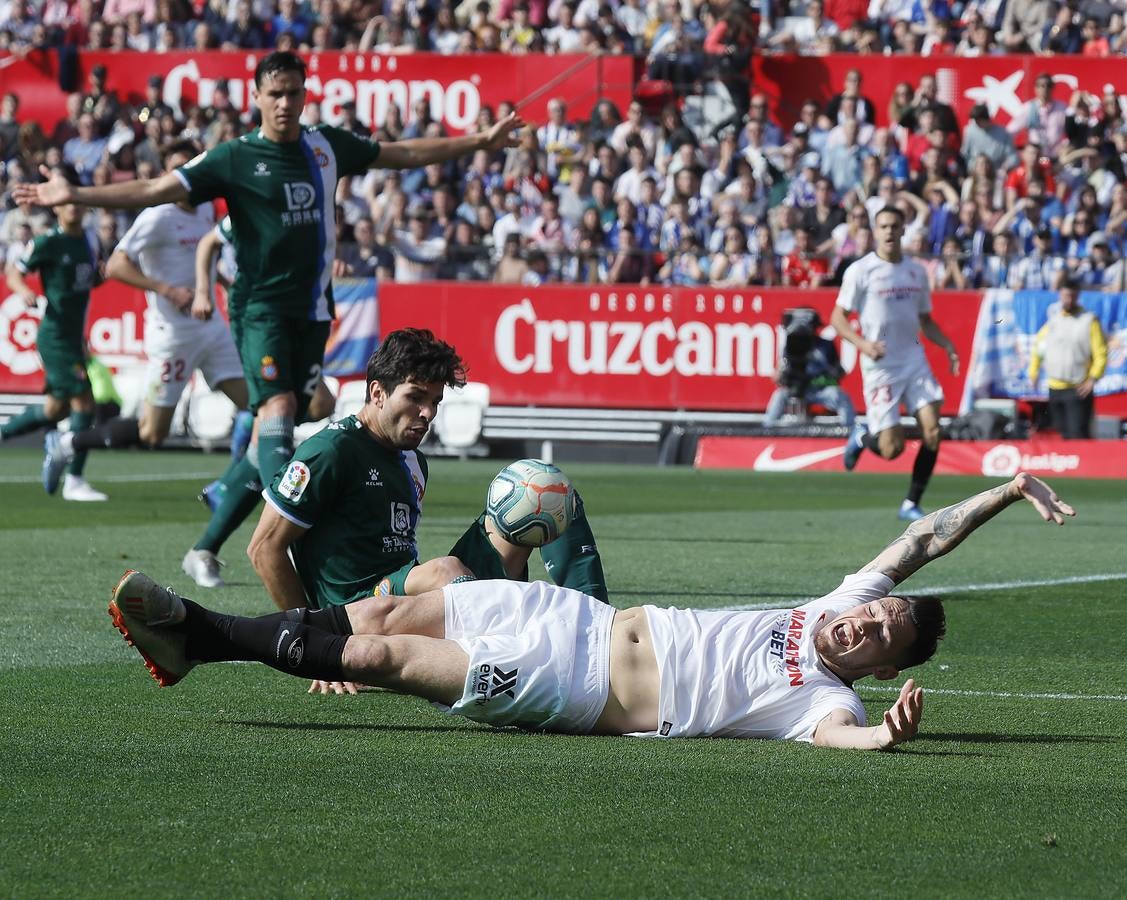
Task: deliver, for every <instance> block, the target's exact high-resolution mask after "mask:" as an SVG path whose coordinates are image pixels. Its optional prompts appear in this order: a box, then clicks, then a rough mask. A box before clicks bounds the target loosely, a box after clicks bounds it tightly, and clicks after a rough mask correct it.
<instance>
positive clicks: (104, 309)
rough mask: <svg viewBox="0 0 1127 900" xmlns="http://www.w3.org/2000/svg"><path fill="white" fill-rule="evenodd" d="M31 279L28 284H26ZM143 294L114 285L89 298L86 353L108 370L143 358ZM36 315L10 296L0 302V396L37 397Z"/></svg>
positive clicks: (40, 372) (39, 373)
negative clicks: (87, 348) (97, 359)
mask: <svg viewBox="0 0 1127 900" xmlns="http://www.w3.org/2000/svg"><path fill="white" fill-rule="evenodd" d="M29 280H30V279H29ZM145 309H146V304H145V295H144V293H142V292H141V291H139V290H137V289H135V288H131V287H126V286H125V285H122V284H117V283H114V282H110V283H107V284H105V285H103V286H102V287H99V288H96V289H95V290H94V291H93V293H92V294H91V298H90V309H89V312H88V313H87V316H86V326H87V332H86V333H87V340H88V342H89V346H90V352H91V353H93V354H94V355H95V356H97V357H98V358H99V359H100V360H101V361H102V362H104V363H105V364H106V365H107V366H110V367H111V368H113V369H118V368H121V367H122V366H128V365H130V364H134V363H139V362H141V361H143V360H144V359H145V353H144V344H143V340H144V335H145ZM40 317H41V312H40V311H39V310H37V309H28V308H27V307H26V306H25V304H24V302H23V300H22V299H21V298H20V297H18V296H17V295H15V294H8V295H7V296H4V297H3V299H0V393H6V394H37V393H39V392H40V391H42V390H43V368H42V366H41V365H40V362H39V354H38V353H36V352H35V335H36V332H37V331H38V329H39V319H40Z"/></svg>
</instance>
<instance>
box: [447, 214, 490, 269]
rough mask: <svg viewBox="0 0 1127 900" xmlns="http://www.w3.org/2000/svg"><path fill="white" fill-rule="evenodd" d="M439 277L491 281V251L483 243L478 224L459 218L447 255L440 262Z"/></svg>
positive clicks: (448, 245)
mask: <svg viewBox="0 0 1127 900" xmlns="http://www.w3.org/2000/svg"><path fill="white" fill-rule="evenodd" d="M438 277H439V278H442V279H448V280H450V281H491V280H492V279H493V263H492V261H491V260H490V259H489V251H488V249H487V248H485V247H483V246H482V244H481V231H480V230H479V229H478V227H477V226H476V225H474V224H473V223H471V222H467V221H465V220H464V219H459V220H458V222H457V223H456V224H455V226H454V233H453V236H452V238H451V240H450V242H449V243H448V244H447V245H446V257H445V258H444V259H443V261H442V262H441V263H440V264H439V267H438Z"/></svg>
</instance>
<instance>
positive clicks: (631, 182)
mask: <svg viewBox="0 0 1127 900" xmlns="http://www.w3.org/2000/svg"><path fill="white" fill-rule="evenodd" d="M49 46H59V47H61V48H63V50H64V51H66V50H67V48H77V49H78V50H79V51H81V50H84V49H114V50H121V51H122V52H130V51H133V52H146V51H148V52H159V51H161V50H168V49H172V48H180V47H187V48H195V49H212V48H224V49H230V50H234V49H258V48H268V47H280V48H286V47H295V48H297V49H299V50H306V49H307V50H311V51H317V50H322V49H326V50H327V49H345V50H357V51H363V50H372V51H374V52H384V53H401V52H411V51H414V50H424V51H431V52H440V53H467V52H474V51H500V52H508V53H524V52H533V53H535V52H544V53H555V52H568V53H574V52H580V53H582V52H585V51H590V52H608V53H630V54H635V55H637V56H639V57H643V58H644V61H645V62H644V65H645V73H646V76H647V78H648V80H649V81H650V82H651V83H652V84H656V85H661V86H665V88H667V89H668V95H667V96H666V100H667V102H664V104H654V103H652V102H646V101H645V99H644V98H643V99H639V100H635V101H633V102H631V103H630V104H629V106H628V107H627V108H626V109H625V110H620V109H618V108H616V107H615V106H614V104H612V103H611V102H609V101H606V100H603V101H600V102H599V103H598V104H597V105H596V106H595V108H594V111H593V113H592V114H591V115H590V116H589V117H582V118H580V117H576V116H573V115H571V114H570V113H569V111H568V109H567V105H566V103H565V101H564V100H563V99H557V100H552V101H551V102H550V103H549V105H548V119H547V121H545V122H543V123H537V127H534V128H529V129H528V130H527V131H526V133H525V134H524V136H523V139H522V141H521V144H520V146H519V147H517V148H515V149H511V150H506V151H501V152H499V153H497V154H495V155H490V154H487V153H479V154H477V155H476V156H474V157H473V158H472V159H470V160H469V161H468V162H466V163H449V164H445V165H435V166H429V167H427V168H425V169H421V170H415V171H408V172H403V173H399V172H396V171H372V172H369V173H368V174H367V175H365V176H363V177H359V178H355V179H351V180H348V179H345V180H344V181H342V182H341V186H340V189H339V192H338V204H339V209H338V223H337V228H338V237H339V243H338V247H339V254H338V257H339V258H338V261H337V274H340V275H343V274H355V275H370V274H374V275H376V276H377V277H384V278H391V277H394V278H395V279H396V280H399V281H420V280H426V279H431V278H449V279H458V280H479V281H487V280H493V281H497V282H509V283H515V282H520V283H526V284H531V285H536V284H540V283H544V282H551V281H566V282H579V283H608V284H613V283H643V284H658V283H660V284H669V285H697V284H713V285H718V286H729V287H732V286H739V285H791V286H797V287H814V286H821V285H833V284H836V283H838V282H839V281H840V277H841V273H842V272H843V271H844V269H845V267H846V266H847V265H848V264H849V263H850V262H852V261H853V260H855V259H857V258H859V257H860V256H862V255H864V254H865V253H867V252H868V251H869V250H870V249H871V248H872V243H873V238H872V231H871V221H872V217H873V216H874V215H875V213H876V212H877V211H878V210H879V209H880V208H882V207H883V206H885V205H888V204H893V205H896V206H898V207H899V208H901V209H902V210H903V211H904V214H905V216H906V218H907V222H908V224H907V228H906V232H905V238H904V241H905V250H906V251H907V252H908V253H910V254H912V255H914V256H917V257H920V258H922V259H923V260H924V261H925V265H926V267H927V269H928V272H929V275H930V278H931V280H932V284H933V287H935V288H937V289H943V288H948V289H963V288H980V287H999V286H1009V287H1014V288H1040V287H1055V286H1056V283H1057V282H1058V281H1059V280H1060V279H1061V278H1062V277H1063V276H1064V274H1066V273H1068V274H1071V275H1072V276H1074V277H1075V278H1076V279H1078V280H1079V281H1080V282H1081V283H1082V284H1083V285H1085V286H1086V287H1088V288H1091V289H1104V288H1106V289H1108V290H1123V289H1124V287H1125V283H1127V270H1125V264H1124V262H1123V261H1122V260H1120V259H1119V257H1120V256H1121V254H1122V251H1123V249H1124V245H1125V243H1127V183H1125V171H1124V164H1125V162H1127V124H1125V122H1127V117H1125V110H1127V102H1125V100H1124V98H1123V97H1121V96H1120V95H1119V94H1118V92H1117V90H1116V88H1115V86H1114V85H1112V84H1108V85H1106V86H1105V88H1104V90H1103V92H1102V94H1101V95H1099V96H1093V95H1090V94H1087V93H1084V92H1073V93H1072V94H1071V96H1070V97H1069V98H1068V100H1067V102H1066V101H1065V100H1062V99H1060V95H1061V91H1062V89H1061V87H1060V86H1057V85H1054V84H1053V82H1052V79H1051V78H1050V77H1049V76H1047V75H1042V76H1039V78H1038V80H1037V84H1036V94H1037V96H1036V98H1035V99H1033V100H1031V101H1029V103H1028V104H1027V105H1026V108H1025V109H1024V110H1023V112H1022V113H1021V114H1020V115H1019V116H1017V117H1016V118H1015V119H1013V120H1012V121H1010V122H1008V123H1007V124H1006V125H1005V126H1003V125H1001V124H998V123H995V122H993V121H992V120H991V117H990V114H989V110H988V109H987V108H986V107H985V106H978V107H975V109H974V110H973V111H972V112H971V115H970V117H969V120H968V121H965V122H964V121H960V120H959V118H958V117H957V116H956V114H955V112H954V110H953V109H952V107H951V106H949V105H947V104H945V103H944V102H943V101H942V100H941V98H940V95H939V90H938V86H937V82H936V78H935V77H934V76H933V75H924V76H923V77H921V78H920V79H919V80H918V83H912V82H908V81H905V82H903V83H901V84H899V85H898V86H897V87H896V89H895V91H894V93H893V97H892V100H891V102H890V104H889V108H888V110H887V119H888V121H889V122H891V123H893V124H891V125H890V126H889V127H876V126H875V122H876V121H877V116H876V114H875V109H874V104H873V102H872V101H871V100H870V99H868V97H867V96H866V93H865V87H864V83H863V72H864V61H863V59H859V60H858V68H856V69H854V70H852V71H850V72H849V73H848V74H847V75H846V77H845V83H844V84H842V85H840V86H839V91H838V93H837V94H836V95H835V96H833V97H832V99H831V100H829V101H828V102H827V103H825V104H819V103H817V102H815V101H812V100H811V101H807V102H806V103H804V104H803V105H802V107H801V109H800V110H798V111H797V113H798V115H797V121H796V122H795V123H794V124H793V125H792V126H791V127H789V128H783V127H781V126H780V124H779V121H778V119H777V114H778V112H779V111H778V110H772V109H770V108H769V104H768V101H767V99H766V97H764V96H763V95H761V94H758V93H756V92H755V91H754V89H753V87H752V86H751V84H750V61H751V55H752V53H753V52H754V53H774V52H786V53H807V54H817V53H827V52H835V53H840V52H853V53H857V54H859V55H864V54H867V53H884V54H896V53H906V54H913V55H922V56H937V55H940V54H944V53H957V54H960V55H982V54H994V53H1008V52H1037V53H1045V54H1054V53H1084V54H1086V55H1108V54H1114V53H1119V52H1122V51H1123V50H1125V49H1127V35H1125V33H1124V29H1123V14H1122V10H1121V9H1120V7H1119V5H1118V4H1114V3H1109V2H1102V0H1080V2H1071V3H1056V2H1048V0H1023V2H1022V3H1017V2H1013V0H1011V2H1009V3H1007V2H1006V0H968V2H966V3H961V4H960V3H949V2H947V0H841V2H835V0H825V2H823V0H808V2H806V3H801V2H794V3H789V4H787V3H779V2H771V0H761V2H759V3H758V4H756V5H755V7H754V8H748V7H746V6H743V5H742V4H740V3H739V0H729V2H728V3H726V4H723V5H721V4H718V3H716V2H713V0H708V2H704V3H700V4H694V3H691V2H688V0H686V2H682V3H678V2H677V0H657V2H646V3H643V2H641V0H621V2H618V0H613V2H608V0H597V2H596V0H569V2H563V0H499V2H495V3H490V2H488V0H481V2H477V0H464V2H462V3H461V4H455V3H453V2H445V3H439V4H429V5H428V4H423V3H415V2H412V0H387V2H385V3H383V4H375V3H363V2H359V0H352V2H349V0H321V2H318V3H315V4H312V5H308V4H299V3H297V2H296V0H210V2H208V3H202V2H196V3H194V4H189V3H187V2H185V0H106V2H105V3H104V5H103V4H100V3H97V2H94V0H77V2H75V3H71V4H68V3H66V2H65V0H43V2H38V3H29V2H25V0H7V2H4V3H0V50H3V49H8V50H11V51H12V52H14V53H22V52H25V51H26V50H27V49H28V48H31V47H49ZM106 82H107V73H106V71H105V70H104V68H103V67H101V66H94V67H93V68H92V70H91V71H90V75H89V79H88V82H87V84H86V85H84V88H85V89H84V91H82V92H76V93H73V94H71V95H69V96H68V98H67V115H66V117H65V118H63V119H62V120H61V121H59V122H58V123H57V124H56V125H55V127H54V128H53V130H51V131H50V133H45V131H44V129H42V128H40V126H39V125H38V124H37V123H35V122H34V121H30V120H24V119H22V118H21V115H20V109H19V98H18V97H17V96H16V95H15V94H12V93H9V94H6V95H5V96H4V97H3V98H2V100H0V155H2V157H3V163H4V169H3V188H4V189H5V193H4V198H5V202H4V208H3V211H2V214H3V219H2V221H0V243H2V244H3V245H4V246H5V247H7V252H8V256H9V258H12V257H13V255H14V254H16V253H18V252H19V251H20V250H21V249H22V247H23V246H24V245H25V243H26V241H27V240H28V239H29V238H30V237H31V236H32V235H34V234H36V233H39V232H41V231H43V230H45V229H47V228H48V227H50V226H51V224H52V217H51V214H50V213H49V212H47V211H45V210H40V209H34V208H21V207H15V206H13V205H12V204H11V202H10V199H9V195H8V193H7V188H8V187H9V186H10V185H11V184H13V183H16V182H19V181H23V180H28V179H32V178H36V177H38V176H37V174H36V172H37V169H38V167H39V165H41V164H46V165H48V166H49V167H50V166H54V165H57V164H59V163H68V164H70V165H72V166H74V168H75V169H76V170H77V172H78V173H79V176H80V177H81V179H82V180H83V181H84V182H85V183H88V184H99V183H106V182H111V181H116V180H124V179H131V178H135V177H149V176H152V175H155V174H157V173H159V172H160V171H161V159H160V156H161V149H162V147H164V146H166V145H167V144H169V143H170V142H171V141H173V140H176V139H180V138H191V139H193V140H195V141H196V142H197V143H198V144H199V145H200V147H201V148H206V147H211V146H214V145H215V144H217V143H219V142H221V141H225V140H229V139H231V138H234V137H237V136H238V135H239V134H241V133H243V132H245V131H246V130H247V129H249V128H252V127H254V122H253V121H252V119H251V117H250V116H249V115H248V114H245V113H241V112H240V111H239V110H238V109H236V108H235V106H234V105H233V104H232V102H231V98H230V94H229V93H228V91H227V90H226V89H225V86H224V85H223V84H220V85H219V86H218V88H217V90H216V92H215V96H214V98H213V100H212V102H211V103H210V105H209V106H208V107H207V108H200V107H195V106H192V107H190V108H186V109H172V108H171V107H169V106H168V105H167V104H166V103H165V102H164V100H163V94H162V81H161V78H160V76H159V75H153V76H152V77H151V78H150V81H149V86H148V89H147V94H146V96H145V97H144V98H141V99H139V100H137V98H134V101H135V102H129V98H122V97H118V96H117V95H116V93H115V92H114V91H113V90H112V89H111V87H109V86H108V85H107V83H106ZM702 95H708V96H710V97H713V98H714V99H716V100H717V101H718V103H719V105H718V106H717V105H714V106H713V107H712V109H713V114H711V115H709V116H701V115H699V114H697V115H694V114H693V113H694V111H693V109H692V108H691V106H692V104H691V103H686V102H685V101H686V100H687V99H688V100H691V99H692V98H693V97H699V96H702ZM504 106H505V105H504V104H502V108H500V109H496V110H492V109H488V108H487V109H483V110H482V114H481V116H480V119H479V122H478V127H479V128H483V127H488V125H489V124H490V123H491V122H492V121H495V119H496V117H498V116H501V115H503V114H504V113H505V112H506V111H507V110H506V109H505V108H503V107H504ZM716 109H719V110H721V113H720V114H719V115H717V114H715V110H716ZM882 118H883V117H882ZM320 120H321V109H320V107H319V106H318V105H316V104H313V103H311V104H309V106H308V107H307V108H306V113H305V121H306V122H307V123H308V124H316V123H318V122H319V121H320ZM334 124H338V125H340V126H342V127H344V128H347V129H349V130H351V131H353V132H355V133H357V134H361V135H365V136H374V137H376V138H377V139H382V140H394V139H397V138H401V137H413V136H419V135H431V134H441V133H443V125H442V123H441V122H440V121H438V120H436V119H435V118H434V114H433V111H432V109H431V107H430V104H429V102H428V101H427V100H425V99H424V100H421V101H419V102H418V103H416V104H415V106H414V107H413V108H411V109H408V110H400V109H398V108H397V107H395V106H392V107H390V109H389V113H388V115H387V118H386V120H385V121H383V122H380V123H378V127H377V128H376V129H374V131H373V130H370V129H369V128H368V127H367V126H365V125H364V124H363V123H362V122H361V121H360V119H359V118H358V116H357V113H356V110H355V108H354V107H352V106H351V105H347V104H346V105H345V106H344V108H343V109H342V110H341V118H340V120H339V121H337V120H334ZM1015 138H1019V139H1021V144H1020V146H1018V145H1015ZM86 224H87V226H88V230H89V232H90V235H91V237H92V239H93V240H94V242H95V243H96V244H97V246H98V247H99V248H100V250H101V252H102V253H103V254H104V256H105V257H108V256H109V254H110V252H112V249H113V247H114V246H115V244H116V240H117V238H118V237H120V235H121V234H122V233H123V231H124V229H125V228H126V227H127V226H128V224H129V219H128V217H127V215H126V214H124V213H111V212H107V211H91V212H90V213H89V215H88V219H87V223H86Z"/></svg>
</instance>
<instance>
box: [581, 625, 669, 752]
mask: <svg viewBox="0 0 1127 900" xmlns="http://www.w3.org/2000/svg"><path fill="white" fill-rule="evenodd" d="M659 685H660V674H659V672H658V668H657V656H656V655H655V654H654V648H653V639H652V638H651V637H650V625H649V622H648V621H647V620H646V613H645V610H643V609H642V608H641V607H640V606H635V607H632V608H630V609H623V610H619V611H618V612H617V613H615V616H614V622H613V624H612V625H611V629H610V695H609V696H608V697H607V705H606V706H604V707H603V712H602V714H601V715H600V716H599V720H598V721H597V722H596V723H595V727H594V728H592V729H591V731H592V732H593V733H595V734H629V733H631V732H634V731H655V730H657V708H658V694H659V691H658V688H659Z"/></svg>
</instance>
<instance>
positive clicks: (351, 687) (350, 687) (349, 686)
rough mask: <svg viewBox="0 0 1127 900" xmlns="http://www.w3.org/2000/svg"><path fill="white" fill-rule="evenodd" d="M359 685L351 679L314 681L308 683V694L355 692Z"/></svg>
mask: <svg viewBox="0 0 1127 900" xmlns="http://www.w3.org/2000/svg"><path fill="white" fill-rule="evenodd" d="M357 688H359V685H357V684H355V683H354V682H351V681H314V682H313V683H312V684H310V685H309V690H308V691H307V692H306V693H309V694H356V693H359V691H358V690H357Z"/></svg>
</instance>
